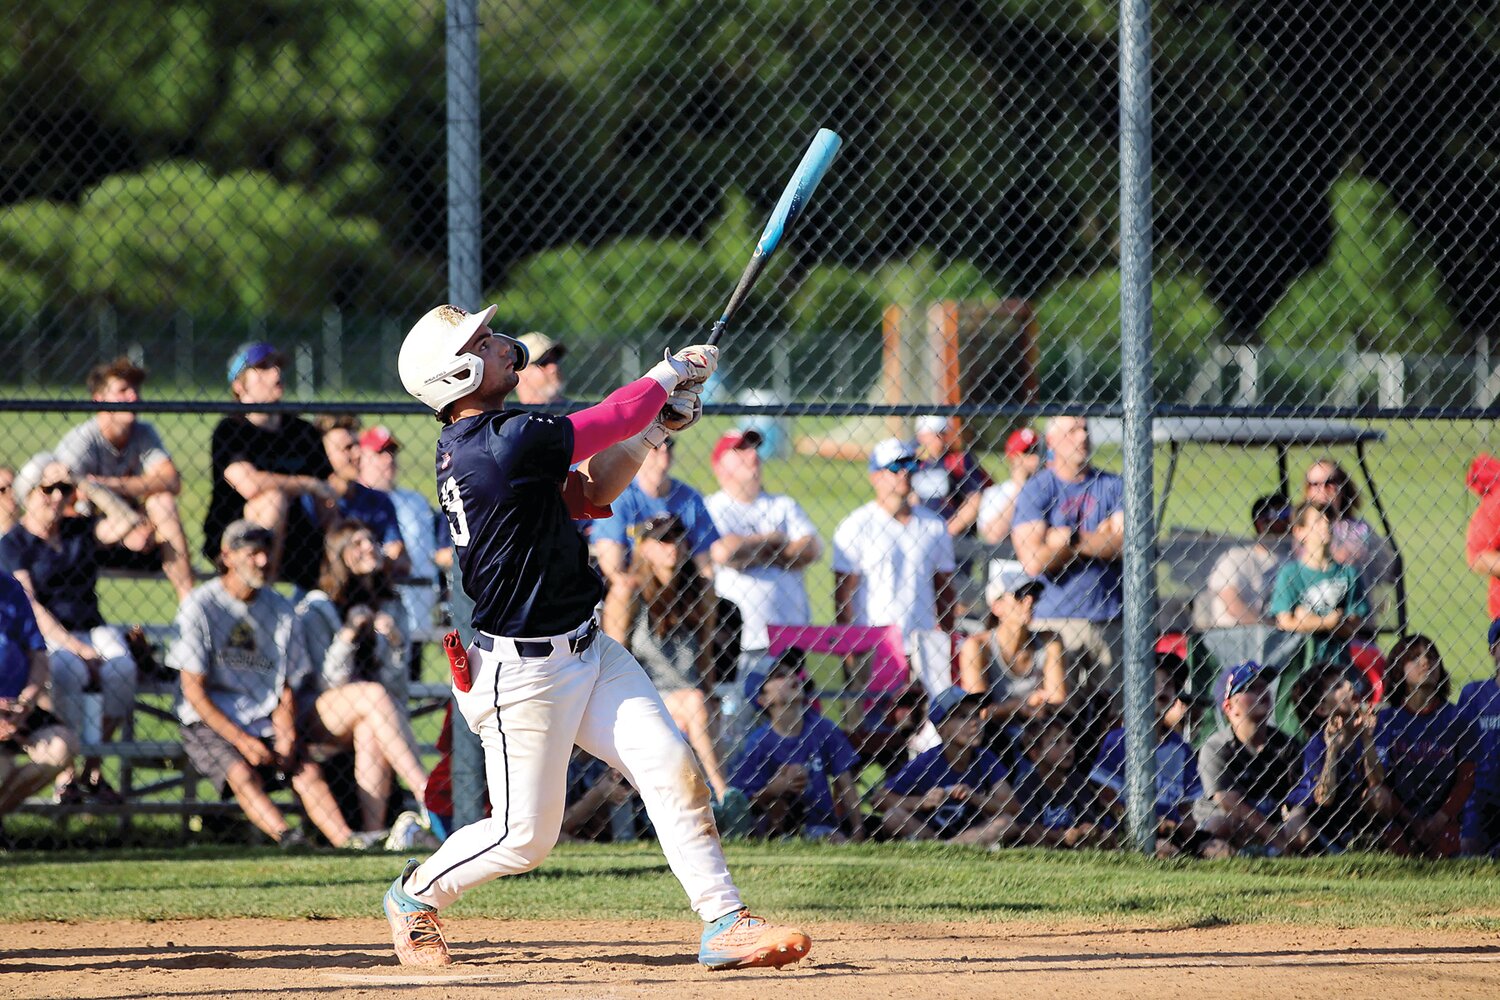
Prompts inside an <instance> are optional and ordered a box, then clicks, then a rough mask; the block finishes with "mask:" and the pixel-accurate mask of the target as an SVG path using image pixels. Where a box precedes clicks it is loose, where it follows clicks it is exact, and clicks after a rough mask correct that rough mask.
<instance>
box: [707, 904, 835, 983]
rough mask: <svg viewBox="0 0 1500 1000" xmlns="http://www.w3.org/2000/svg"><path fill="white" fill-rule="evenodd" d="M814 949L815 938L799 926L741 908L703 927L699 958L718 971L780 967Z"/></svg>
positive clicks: (798, 959) (799, 958)
mask: <svg viewBox="0 0 1500 1000" xmlns="http://www.w3.org/2000/svg"><path fill="white" fill-rule="evenodd" d="M811 950H812V938H810V937H808V936H807V935H806V934H804V933H802V932H801V931H799V930H797V929H796V928H795V927H780V926H777V925H776V924H773V923H770V922H769V921H766V920H762V919H761V918H760V917H757V916H754V915H752V914H751V913H750V911H749V910H747V909H740V910H736V911H734V912H733V913H726V914H724V915H723V916H722V917H720V918H719V919H718V920H715V921H712V922H711V923H709V924H708V925H707V926H705V927H704V928H703V940H702V942H701V944H700V945H699V946H698V961H699V962H702V963H703V964H704V965H706V966H707V967H708V968H710V969H713V970H715V971H720V970H724V969H758V968H765V969H779V968H781V967H782V966H783V965H790V964H791V963H793V962H796V961H800V960H801V959H803V958H805V957H806V956H807V953H808V952H809V951H811Z"/></svg>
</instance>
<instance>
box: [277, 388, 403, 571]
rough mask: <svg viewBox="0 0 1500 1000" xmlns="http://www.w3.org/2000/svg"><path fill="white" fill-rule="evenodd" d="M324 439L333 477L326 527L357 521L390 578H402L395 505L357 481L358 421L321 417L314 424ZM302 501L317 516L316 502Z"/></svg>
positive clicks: (359, 455)
mask: <svg viewBox="0 0 1500 1000" xmlns="http://www.w3.org/2000/svg"><path fill="white" fill-rule="evenodd" d="M313 426H314V427H316V428H317V429H318V434H319V435H320V436H321V437H322V439H323V451H324V453H325V454H326V455H327V456H328V465H329V467H330V468H332V469H333V474H332V475H330V476H329V477H328V484H329V486H330V487H332V489H333V500H332V504H333V509H332V510H331V511H327V512H325V513H324V514H323V515H322V523H323V525H324V527H325V529H326V528H328V527H331V526H332V522H333V521H359V522H360V523H362V524H363V525H364V526H365V527H367V528H369V529H370V534H371V535H372V536H374V538H375V541H376V543H377V544H379V546H380V549H379V551H380V556H381V562H382V563H383V565H384V567H385V568H386V569H387V570H389V572H390V575H391V576H392V577H397V576H405V575H406V573H407V571H408V570H409V569H411V561H410V560H409V559H407V558H406V540H405V539H404V538H403V537H402V535H401V520H400V518H399V516H398V515H397V514H396V504H395V502H394V501H392V500H391V498H390V496H389V495H388V494H387V493H386V492H385V491H384V490H377V489H371V488H370V487H368V486H366V485H365V484H364V483H362V482H360V481H359V478H360V472H361V458H362V455H363V450H362V449H361V448H360V446H359V418H358V417H355V416H352V415H350V414H347V413H345V414H324V415H323V416H320V417H318V418H317V419H316V420H314V421H313ZM302 502H303V503H304V504H306V505H307V506H308V509H309V511H310V512H312V513H314V514H316V513H317V508H318V504H319V501H318V500H317V498H315V497H303V498H302Z"/></svg>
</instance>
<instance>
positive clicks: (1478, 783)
mask: <svg viewBox="0 0 1500 1000" xmlns="http://www.w3.org/2000/svg"><path fill="white" fill-rule="evenodd" d="M1458 708H1459V711H1460V712H1462V713H1463V715H1464V718H1466V719H1467V720H1468V722H1469V732H1470V738H1471V739H1472V740H1473V741H1474V743H1473V746H1474V764H1475V775H1474V792H1475V794H1476V795H1483V796H1485V797H1486V798H1491V799H1494V798H1500V683H1496V681H1495V678H1493V677H1491V678H1489V679H1488V680H1483V681H1470V682H1469V683H1468V684H1465V685H1464V689H1463V691H1462V692H1461V693H1460V694H1459V696H1458Z"/></svg>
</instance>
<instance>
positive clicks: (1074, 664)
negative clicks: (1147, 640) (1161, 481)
mask: <svg viewBox="0 0 1500 1000" xmlns="http://www.w3.org/2000/svg"><path fill="white" fill-rule="evenodd" d="M1047 446H1048V447H1049V448H1050V449H1051V451H1052V458H1051V460H1050V461H1049V462H1048V463H1047V466H1046V468H1044V469H1042V471H1040V472H1038V473H1037V474H1036V475H1035V476H1033V477H1032V478H1031V480H1030V481H1028V482H1027V483H1026V485H1025V486H1024V487H1022V488H1021V492H1020V495H1019V496H1017V497H1016V509H1015V514H1014V515H1013V516H1012V522H1013V524H1012V527H1011V532H1010V537H1011V541H1012V542H1013V543H1014V544H1015V547H1016V557H1017V558H1018V559H1020V560H1021V567H1022V568H1023V569H1024V570H1025V571H1026V572H1027V573H1028V574H1029V575H1031V576H1036V577H1041V578H1042V579H1043V581H1044V582H1045V583H1046V584H1047V589H1046V590H1044V591H1043V592H1042V594H1041V596H1040V597H1039V598H1038V599H1037V604H1036V620H1035V622H1033V624H1032V627H1033V628H1035V629H1036V630H1037V631H1038V632H1051V633H1055V634H1056V635H1057V636H1058V638H1060V639H1061V640H1062V644H1063V648H1064V649H1065V650H1066V651H1067V654H1068V666H1069V668H1070V669H1072V670H1073V671H1075V672H1076V673H1078V674H1080V675H1081V679H1082V680H1084V681H1085V682H1086V683H1087V685H1088V686H1091V687H1094V688H1100V687H1103V688H1106V689H1108V690H1111V691H1118V690H1119V689H1120V683H1121V676H1120V671H1121V670H1122V658H1121V657H1122V649H1123V646H1122V643H1123V633H1122V632H1121V628H1120V612H1121V607H1122V604H1121V591H1120V553H1121V543H1122V541H1123V538H1124V527H1125V516H1124V513H1123V511H1122V510H1121V503H1122V502H1123V499H1124V485H1123V483H1122V481H1121V479H1120V477H1119V476H1117V475H1115V474H1114V473H1112V472H1102V471H1100V470H1099V469H1096V468H1094V466H1093V465H1092V464H1090V459H1091V451H1090V445H1089V426H1088V420H1087V419H1085V418H1084V417H1053V418H1052V419H1051V420H1050V421H1048V423H1047ZM1071 681H1072V678H1070V682H1071ZM1070 686H1073V685H1071V684H1070Z"/></svg>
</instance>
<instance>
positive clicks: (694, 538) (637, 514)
mask: <svg viewBox="0 0 1500 1000" xmlns="http://www.w3.org/2000/svg"><path fill="white" fill-rule="evenodd" d="M609 506H610V509H611V510H613V511H614V512H615V513H614V516H613V517H606V518H601V519H600V520H598V521H595V522H593V526H592V527H593V535H592V536H591V537H592V538H593V539H594V540H595V541H605V542H616V543H618V544H620V545H623V546H625V547H626V548H627V549H629V548H630V547H631V544H632V543H633V541H634V539H633V537H632V536H633V534H634V533H633V532H632V530H631V529H632V528H635V527H636V526H637V525H641V524H644V523H646V522H647V521H649V520H651V518H653V517H655V516H656V515H657V514H675V515H676V516H677V519H678V520H679V521H681V522H682V526H683V527H684V528H686V529H687V538H688V544H689V545H690V546H691V548H692V554H693V555H695V556H696V555H698V554H699V553H702V552H707V551H708V547H709V546H710V545H712V544H713V543H714V542H717V541H718V540H719V529H718V528H716V527H714V519H713V518H712V517H711V516H709V513H708V505H707V504H705V503H704V502H703V494H701V493H699V492H698V491H697V490H695V489H693V488H692V487H691V486H689V485H688V484H687V483H679V482H678V481H677V480H675V479H674V480H672V485H671V486H670V487H668V489H667V495H666V496H665V497H660V498H658V497H653V496H649V495H647V493H646V492H645V491H644V490H642V489H641V488H640V487H639V486H637V485H636V484H635V483H631V484H630V485H629V486H627V487H625V491H624V492H623V493H621V494H620V496H619V498H618V499H617V500H615V502H614V503H612V504H610V505H609Z"/></svg>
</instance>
